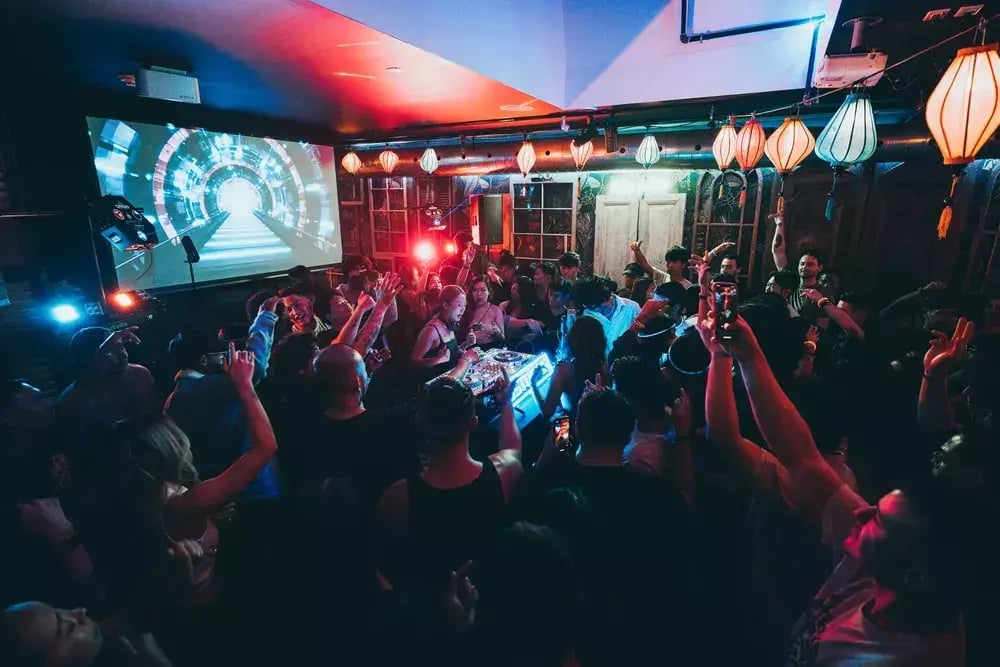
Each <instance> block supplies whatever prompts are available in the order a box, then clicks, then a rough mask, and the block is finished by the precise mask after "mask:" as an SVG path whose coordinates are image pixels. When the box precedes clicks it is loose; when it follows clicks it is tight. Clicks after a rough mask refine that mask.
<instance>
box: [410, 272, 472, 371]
mask: <svg viewBox="0 0 1000 667" xmlns="http://www.w3.org/2000/svg"><path fill="white" fill-rule="evenodd" d="M464 313H465V292H463V291H462V288H461V287H458V286H457V285H448V286H447V287H445V288H444V289H443V290H441V296H440V297H439V305H438V311H437V315H435V316H434V317H432V318H431V319H430V321H428V322H427V324H425V325H424V328H423V329H421V330H420V334H419V335H418V336H417V342H416V343H415V344H414V345H413V353H412V354H411V355H410V363H411V364H412V366H413V370H414V374H415V376H416V379H417V380H418V381H420V382H426V381H428V380H431V379H433V378H435V377H437V376H438V375H441V374H442V373H445V372H447V371H450V370H452V369H453V368H455V366H456V364H458V359H459V356H460V353H461V352H460V350H461V349H465V348H469V347H472V346H474V345H475V344H476V341H475V338H474V337H473V336H472V335H471V332H470V335H469V336H468V337H467V338H466V339H465V340H464V341H463V342H462V344H461V345H459V342H458V339H457V338H456V337H455V330H456V329H458V323H459V322H460V321H461V320H462V315H463V314H464Z"/></svg>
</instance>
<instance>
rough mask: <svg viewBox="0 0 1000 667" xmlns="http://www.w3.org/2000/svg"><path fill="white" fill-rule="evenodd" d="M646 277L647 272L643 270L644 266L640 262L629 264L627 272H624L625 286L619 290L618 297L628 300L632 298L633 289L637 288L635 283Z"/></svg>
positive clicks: (626, 268)
mask: <svg viewBox="0 0 1000 667" xmlns="http://www.w3.org/2000/svg"><path fill="white" fill-rule="evenodd" d="M644 275H646V270H645V269H643V268H642V264H639V263H638V262H629V263H628V264H626V265H625V270H624V271H622V277H624V278H625V286H624V287H622V288H621V289H620V290H618V296H621V297H625V298H626V299H630V298H632V288H633V287H634V286H635V281H636V280H638V279H639V278H642V277H643V276H644Z"/></svg>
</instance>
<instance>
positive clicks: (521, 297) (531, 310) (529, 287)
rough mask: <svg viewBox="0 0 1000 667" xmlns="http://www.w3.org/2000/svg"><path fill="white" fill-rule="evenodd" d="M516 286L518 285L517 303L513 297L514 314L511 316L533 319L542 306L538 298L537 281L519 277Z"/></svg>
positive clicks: (515, 282) (512, 309)
mask: <svg viewBox="0 0 1000 667" xmlns="http://www.w3.org/2000/svg"><path fill="white" fill-rule="evenodd" d="M514 284H515V285H517V303H516V304H514V303H513V301H514V298H513V297H511V301H512V303H511V306H512V308H511V311H512V312H511V313H510V314H511V315H515V316H516V317H520V318H525V317H531V316H532V315H533V314H535V313H537V312H538V311H539V308H541V305H542V302H541V301H540V300H539V298H538V292H536V291H535V281H534V280H532V279H531V278H529V277H528V276H519V277H518V278H517V280H515V281H514ZM513 311H516V312H513Z"/></svg>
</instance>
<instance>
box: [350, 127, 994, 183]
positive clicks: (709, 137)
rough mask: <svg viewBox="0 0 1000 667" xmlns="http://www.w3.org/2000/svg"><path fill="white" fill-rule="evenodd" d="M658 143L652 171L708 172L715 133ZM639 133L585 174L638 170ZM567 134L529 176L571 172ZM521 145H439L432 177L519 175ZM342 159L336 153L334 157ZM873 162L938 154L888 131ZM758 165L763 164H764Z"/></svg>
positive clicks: (544, 149) (989, 150) (917, 135)
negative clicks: (518, 162)
mask: <svg viewBox="0 0 1000 667" xmlns="http://www.w3.org/2000/svg"><path fill="white" fill-rule="evenodd" d="M654 136H655V137H656V140H657V142H658V143H659V144H660V147H661V150H662V154H661V158H660V161H659V162H657V163H656V164H655V165H653V167H652V168H653V169H707V168H715V167H716V164H715V158H714V157H713V156H712V141H713V139H714V138H715V132H714V131H709V130H696V131H688V132H665V133H656V134H655V135H654ZM642 137H643V135H635V134H633V135H620V136H619V151H618V152H617V153H612V154H607V153H606V152H605V150H604V142H603V140H597V141H595V142H594V153H593V156H592V157H591V158H590V160H589V161H588V162H587V165H586V169H587V170H588V171H614V170H623V169H638V168H639V165H638V164H636V161H635V151H636V148H638V146H639V142H640V141H642ZM571 141H572V136H568V135H567V136H565V137H562V138H557V139H539V140H536V141H533V142H532V144H533V146H534V149H535V157H536V161H535V166H534V167H533V168H532V172H533V173H540V172H550V171H572V170H573V169H575V165H574V164H573V156H572V155H571V154H570V151H569V146H570V142H571ZM521 145H522V141H520V140H517V141H505V142H496V143H486V144H481V145H477V146H475V147H474V148H473V147H472V146H471V145H470V144H466V146H465V156H464V157H463V156H462V149H461V147H459V146H438V147H436V148H435V150H436V151H437V154H438V159H439V166H438V168H437V171H435V172H434V175H435V176H466V175H475V174H502V173H518V166H517V152H518V151H519V150H520V148H521ZM381 150H382V149H378V150H369V151H358V156H359V157H360V158H361V162H362V166H361V169H360V170H359V171H358V173H357V175H358V176H384V175H385V171H384V170H383V169H382V166H381V165H380V164H379V162H378V156H379V153H380V152H381ZM424 150H425V147H415V148H403V149H398V150H396V151H395V152H396V154H397V155H398V156H399V163H398V165H397V166H396V169H395V170H394V171H393V174H396V175H400V176H424V175H425V173H424V172H423V171H422V170H421V169H420V164H419V162H420V156H421V155H423V152H424ZM343 155H344V152H343V151H338V159H339V158H340V157H342V156H343ZM979 157H981V158H989V157H1000V141H995V140H994V141H990V142H988V143H987V144H986V145H985V146H984V147H983V149H982V151H980V153H979ZM874 159H875V160H876V161H878V162H904V161H920V162H927V163H928V164H935V163H940V160H941V154H940V153H939V152H938V150H937V148H936V147H935V146H934V142H933V139H932V138H931V136H930V134H928V132H927V130H926V128H905V127H887V128H884V129H882V128H880V129H879V147H878V149H877V150H876V151H875V157H874ZM810 163H813V164H823V162H822V161H821V160H820V159H819V158H818V157H816V156H815V155H812V156H810V157H809V158H808V159H807V161H806V164H810ZM762 164H767V163H766V161H764V162H763V163H762Z"/></svg>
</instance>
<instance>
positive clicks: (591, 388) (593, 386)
mask: <svg viewBox="0 0 1000 667" xmlns="http://www.w3.org/2000/svg"><path fill="white" fill-rule="evenodd" d="M605 389H607V387H605V386H604V378H602V377H601V374H600V373H598V374H597V375H595V376H594V381H593V382H591V381H590V380H584V382H583V393H582V394H580V400H581V401H582V400H583V399H584V397H586V396H587V395H589V394H592V393H594V392H595V391H604V390H605Z"/></svg>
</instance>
